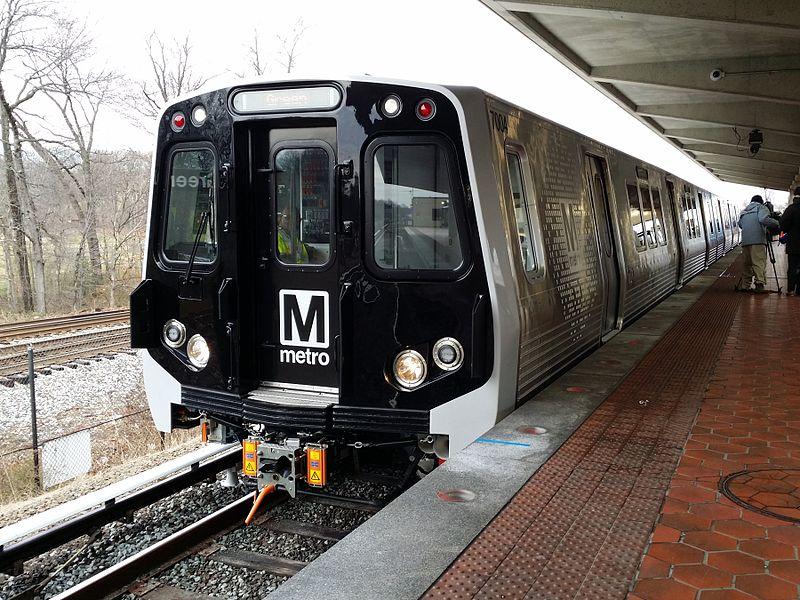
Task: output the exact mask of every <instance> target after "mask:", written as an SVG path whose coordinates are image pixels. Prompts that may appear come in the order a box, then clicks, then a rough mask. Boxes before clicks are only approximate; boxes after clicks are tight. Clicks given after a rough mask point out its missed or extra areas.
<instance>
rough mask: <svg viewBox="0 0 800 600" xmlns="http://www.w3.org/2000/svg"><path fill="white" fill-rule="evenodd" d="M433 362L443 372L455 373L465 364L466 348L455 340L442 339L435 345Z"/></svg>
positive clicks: (449, 338)
mask: <svg viewBox="0 0 800 600" xmlns="http://www.w3.org/2000/svg"><path fill="white" fill-rule="evenodd" d="M433 362H435V363H436V366H437V367H439V368H440V369H441V370H442V371H455V370H456V369H458V368H459V367H460V366H461V363H462V362H464V348H463V347H462V346H461V344H460V343H459V341H458V340H457V339H455V338H451V337H446V338H442V339H440V340H439V341H438V342H436V343H435V344H434V345H433Z"/></svg>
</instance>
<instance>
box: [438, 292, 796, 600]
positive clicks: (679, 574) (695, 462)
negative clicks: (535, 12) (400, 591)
mask: <svg viewBox="0 0 800 600" xmlns="http://www.w3.org/2000/svg"><path fill="white" fill-rule="evenodd" d="M730 282H731V279H730V278H725V277H723V278H720V280H719V281H718V282H717V283H716V284H715V285H714V286H712V287H711V288H710V289H709V290H708V291H707V292H706V294H704V295H703V296H702V297H701V299H700V300H699V301H698V302H697V303H696V304H695V305H694V306H693V307H692V308H691V309H690V310H689V311H688V312H687V313H686V314H685V315H684V316H683V317H682V318H681V319H680V320H679V322H678V323H677V324H676V326H675V327H673V328H672V329H671V330H670V331H669V332H667V334H666V335H665V336H664V338H662V340H661V341H660V342H659V343H658V344H657V345H656V346H655V347H654V348H653V350H652V351H651V352H650V353H649V354H648V355H647V356H646V357H645V358H644V359H643V360H642V362H641V363H640V364H639V365H638V366H637V367H636V368H635V369H634V370H633V371H632V372H631V373H630V374H629V376H628V377H627V378H626V380H625V381H624V382H623V383H622V384H621V386H620V387H619V388H618V389H617V390H616V391H615V392H614V393H613V394H612V395H611V396H609V398H608V399H607V400H606V401H605V402H604V403H603V404H602V405H601V406H600V407H598V409H597V410H596V411H595V412H594V413H593V414H592V416H591V417H590V418H589V419H587V421H586V422H585V423H584V424H583V425H582V426H581V427H580V428H579V429H578V430H577V431H576V432H575V434H574V435H573V436H572V437H571V438H570V439H569V440H568V441H567V442H565V444H564V445H563V446H562V447H561V448H560V449H559V450H558V452H556V454H554V455H553V457H552V458H551V459H550V460H549V461H548V462H547V463H545V464H544V465H543V466H542V467H541V468H540V469H539V471H538V472H537V473H536V474H534V476H533V477H532V478H531V479H530V480H529V481H528V482H527V483H526V485H525V486H524V487H523V488H522V489H521V490H520V492H519V493H518V494H517V495H516V496H515V497H514V498H513V499H512V500H511V502H510V503H509V504H508V505H507V506H506V508H505V509H504V510H503V511H501V512H500V513H499V514H498V515H497V517H495V519H494V520H493V521H492V523H490V524H489V526H488V527H487V528H486V529H485V530H484V531H483V532H482V533H481V534H480V535H479V536H478V537H477V538H476V539H475V541H474V542H473V543H472V545H471V546H469V547H468V548H467V549H466V550H465V551H464V552H463V553H462V555H461V556H460V557H459V558H458V559H457V560H456V561H455V562H454V563H453V565H451V567H450V568H449V569H448V570H447V571H446V572H445V573H444V574H443V575H442V576H441V577H440V578H439V580H438V581H437V582H436V583H435V584H434V585H433V586H432V587H431V589H430V590H428V592H427V593H426V595H425V598H508V599H511V598H520V599H522V598H526V599H533V598H537V599H542V600H560V599H562V598H564V599H566V598H581V599H592V600H594V599H598V600H599V599H605V598H624V597H625V596H626V595H627V596H628V599H629V600H658V599H662V598H664V599H668V600H681V599H684V598H685V599H687V600H753V599H780V598H800V587H798V583H800V560H798V559H800V525H798V524H796V523H794V522H793V521H788V520H786V519H787V518H788V516H794V514H795V513H794V512H791V511H795V510H797V511H799V512H800V491H798V487H799V486H800V392H798V391H795V390H796V389H797V388H798V378H797V375H798V367H797V366H796V365H795V358H796V357H797V356H798V354H800V352H798V351H800V319H797V318H796V317H795V316H794V315H800V298H786V297H779V296H777V295H768V296H766V295H765V296H760V297H755V296H748V295H734V294H731V293H730V292H729V291H728V290H729V288H730ZM766 314H768V315H769V318H768V319H766V318H765V315H766ZM767 322H769V326H768V327H767V326H766V323H767ZM792 349H793V350H792ZM642 400H646V402H644V403H641V401H642ZM698 409H701V410H700V412H699V414H698ZM687 436H688V439H687ZM792 469H798V471H792ZM748 470H753V471H758V472H756V473H752V474H751V473H748V474H745V475H743V476H740V477H738V478H733V479H731V480H730V481H729V482H728V488H729V490H730V491H731V492H732V493H734V494H736V495H737V496H738V499H737V502H740V503H747V502H752V503H753V504H754V505H756V506H757V508H759V509H761V512H757V511H755V510H750V509H748V508H745V507H743V506H742V505H740V504H737V502H734V501H733V500H730V499H729V498H727V497H725V496H724V495H723V494H722V493H721V492H720V491H719V485H720V481H721V479H723V478H724V477H726V476H729V475H731V474H734V473H738V472H740V471H748ZM764 511H772V512H773V513H774V514H773V515H770V514H763V513H764ZM776 511H784V512H783V514H784V515H786V516H784V517H783V518H781V519H779V518H777V517H778V516H780V514H779V513H778V514H775V513H776ZM643 552H644V555H643V556H642V553H643ZM640 557H641V558H640Z"/></svg>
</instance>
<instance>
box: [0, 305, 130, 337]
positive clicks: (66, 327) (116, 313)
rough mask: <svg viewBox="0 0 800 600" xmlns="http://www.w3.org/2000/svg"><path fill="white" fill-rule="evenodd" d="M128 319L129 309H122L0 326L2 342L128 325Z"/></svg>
mask: <svg viewBox="0 0 800 600" xmlns="http://www.w3.org/2000/svg"><path fill="white" fill-rule="evenodd" d="M128 318H129V312H128V309H127V308H121V309H117V310H106V311H102V312H93V313H83V314H79V315H66V316H63V317H48V318H45V319H33V320H31V321H18V322H16V323H5V324H2V325H0V342H5V341H8V340H13V339H18V338H23V337H25V338H27V337H35V336H38V335H50V334H53V333H58V332H61V331H74V330H76V329H85V328H87V327H98V326H101V325H115V324H118V323H126V322H127V321H128Z"/></svg>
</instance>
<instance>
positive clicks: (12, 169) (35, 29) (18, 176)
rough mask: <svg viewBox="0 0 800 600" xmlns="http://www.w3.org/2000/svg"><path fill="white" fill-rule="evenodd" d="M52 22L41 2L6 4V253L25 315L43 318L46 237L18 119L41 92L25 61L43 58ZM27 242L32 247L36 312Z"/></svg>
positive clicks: (1, 131)
mask: <svg viewBox="0 0 800 600" xmlns="http://www.w3.org/2000/svg"><path fill="white" fill-rule="evenodd" d="M49 17H50V12H49V7H48V6H47V5H46V4H45V3H43V2H39V1H37V0H5V1H4V2H3V3H2V8H1V9H0V145H2V148H3V157H4V161H3V162H4V165H3V171H4V175H5V186H6V190H5V191H6V197H7V201H8V215H9V219H8V221H9V225H10V238H11V239H10V242H11V243H10V244H9V243H6V244H5V245H4V248H9V247H10V248H13V253H14V259H15V260H14V261H7V263H8V262H13V264H14V267H15V269H14V271H15V274H16V279H17V283H18V285H19V292H20V293H19V302H20V308H21V309H22V310H25V311H30V310H33V309H34V308H35V309H36V310H37V311H39V312H44V310H45V306H44V298H45V292H44V264H43V258H42V247H41V235H40V231H39V230H38V224H37V222H36V220H35V219H31V218H30V214H31V213H35V207H33V206H32V205H30V204H26V202H25V201H26V199H27V200H29V199H30V195H29V194H28V193H27V180H26V178H25V173H24V170H23V169H22V161H21V154H22V147H21V141H20V139H19V132H18V130H17V127H16V124H15V113H16V112H17V111H18V110H19V109H20V107H21V106H22V105H23V104H24V103H25V102H27V101H28V100H30V99H31V98H33V96H34V95H35V94H36V93H37V91H38V89H37V87H36V86H35V85H32V82H33V81H34V80H35V79H36V77H37V75H38V73H37V72H36V71H35V70H34V71H32V72H27V71H28V65H27V64H25V59H26V58H28V57H30V56H34V55H38V54H39V53H41V50H42V48H41V45H40V44H37V41H38V38H39V37H40V36H39V32H40V30H41V27H42V24H43V22H44V21H45V20H46V19H49ZM44 62H45V63H46V61H44ZM10 72H12V73H14V75H11V74H10ZM12 79H14V80H15V82H14V83H15V84H16V86H17V88H18V93H17V95H16V98H14V97H13V96H12V95H11V92H10V91H9V88H10V87H11V84H10V80H12ZM26 217H27V218H26ZM26 237H29V238H30V239H31V242H32V243H33V251H34V273H35V278H34V279H35V285H36V295H35V306H34V293H33V287H32V283H31V270H30V266H29V253H28V248H27V242H26ZM7 239H8V238H7Z"/></svg>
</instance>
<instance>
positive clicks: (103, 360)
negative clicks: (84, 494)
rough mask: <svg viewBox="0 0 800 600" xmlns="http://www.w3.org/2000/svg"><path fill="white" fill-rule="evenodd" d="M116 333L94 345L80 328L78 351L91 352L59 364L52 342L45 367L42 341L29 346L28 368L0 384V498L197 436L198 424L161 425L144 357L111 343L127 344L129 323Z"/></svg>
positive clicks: (30, 492) (25, 494)
mask: <svg viewBox="0 0 800 600" xmlns="http://www.w3.org/2000/svg"><path fill="white" fill-rule="evenodd" d="M114 336H116V337H111V336H108V337H106V338H101V340H100V341H99V342H98V343H97V346H96V347H95V348H96V349H95V351H94V352H93V353H92V352H91V343H90V342H89V341H88V340H86V339H85V338H83V337H82V336H78V339H79V340H80V343H81V344H82V346H79V347H80V348H83V349H82V350H80V351H79V352H82V353H83V356H89V355H90V354H93V355H94V356H95V358H94V359H91V360H89V359H75V358H73V359H72V360H70V361H64V362H63V363H62V362H61V361H59V364H55V363H54V362H52V357H53V354H52V353H48V350H52V348H46V349H45V351H44V352H43V353H42V354H43V356H42V358H41V363H43V366H42V367H40V366H39V364H40V362H39V361H40V357H39V346H38V345H37V347H36V348H35V349H34V347H30V346H29V347H27V348H26V349H25V350H24V352H25V354H24V360H25V363H26V364H27V369H26V371H25V372H24V373H20V372H19V371H17V373H15V374H14V376H13V378H11V379H10V380H9V381H7V382H6V385H5V386H0V410H2V414H3V418H2V421H3V422H4V432H5V435H4V437H3V438H2V439H0V504H6V503H9V502H15V501H19V500H24V499H26V498H30V497H33V496H36V495H38V494H40V493H42V492H45V491H48V490H51V489H53V488H55V487H57V486H59V485H62V484H64V483H65V482H67V481H71V480H73V479H75V478H76V477H80V476H84V475H87V474H94V473H102V472H103V471H104V470H110V468H111V467H114V466H116V465H121V464H124V463H126V462H128V461H130V460H131V459H134V458H137V457H140V456H143V455H146V454H149V453H152V452H157V451H160V450H163V449H165V448H170V447H172V446H174V445H177V444H180V443H183V442H185V441H186V440H187V439H190V438H192V437H195V433H194V432H183V431H180V432H175V433H173V434H161V433H160V432H158V431H157V430H156V429H155V427H154V426H153V422H152V420H151V418H150V414H149V410H148V408H147V402H146V399H145V395H144V389H143V383H142V373H141V362H140V360H139V357H138V356H137V355H136V354H135V353H133V352H132V351H130V350H127V351H123V352H119V351H118V352H116V353H113V354H110V353H108V350H106V348H107V347H108V346H109V345H110V344H112V343H119V342H118V341H116V340H118V338H119V337H120V336H122V338H123V340H124V341H123V342H122V344H123V346H122V347H129V339H128V330H127V327H125V328H124V332H120V331H116V332H115V333H114ZM71 337H73V338H74V337H76V336H71ZM111 340H115V341H111ZM6 349H7V348H3V350H6ZM60 352H62V350H59V356H60ZM98 354H103V356H102V357H100V358H97V355H98ZM6 356H8V355H6ZM16 360H17V362H19V360H20V359H19V357H16ZM0 364H2V363H0ZM44 365H46V367H45V366H44ZM31 374H33V377H31Z"/></svg>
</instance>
